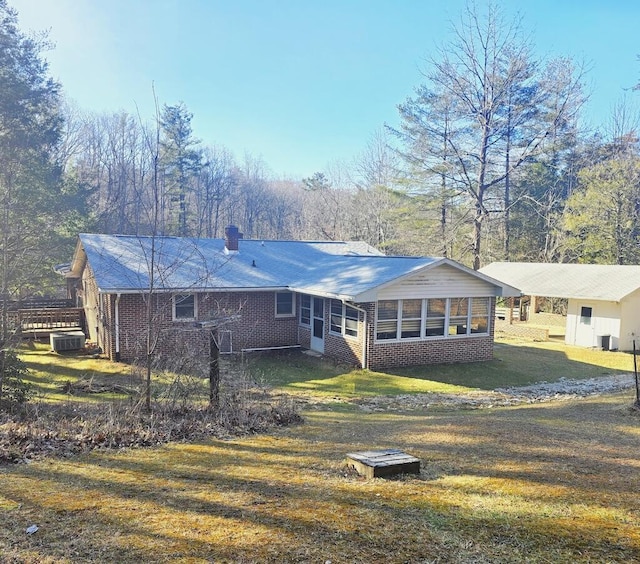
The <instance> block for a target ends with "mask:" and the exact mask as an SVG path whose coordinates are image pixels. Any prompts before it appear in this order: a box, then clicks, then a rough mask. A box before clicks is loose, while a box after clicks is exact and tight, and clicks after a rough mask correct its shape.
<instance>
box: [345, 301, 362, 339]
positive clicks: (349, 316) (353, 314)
mask: <svg viewBox="0 0 640 564" xmlns="http://www.w3.org/2000/svg"><path fill="white" fill-rule="evenodd" d="M359 319H360V315H359V313H358V310H357V309H356V308H355V307H351V306H348V305H346V304H345V306H344V334H345V335H349V337H357V336H358V321H359Z"/></svg>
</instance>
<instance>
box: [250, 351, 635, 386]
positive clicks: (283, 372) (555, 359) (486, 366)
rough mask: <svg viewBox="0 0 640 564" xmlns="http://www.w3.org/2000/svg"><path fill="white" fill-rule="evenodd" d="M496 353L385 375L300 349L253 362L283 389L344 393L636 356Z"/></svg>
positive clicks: (524, 374) (514, 379) (537, 372)
mask: <svg viewBox="0 0 640 564" xmlns="http://www.w3.org/2000/svg"><path fill="white" fill-rule="evenodd" d="M494 357H495V358H494V360H493V361H491V362H478V363H470V364H462V365H460V364H449V365H440V366H437V365H436V366H418V367H410V368H398V369H392V370H389V371H387V372H385V373H380V372H373V371H371V372H370V371H366V370H359V369H351V368H349V367H345V366H340V365H336V364H334V363H331V362H328V361H321V360H318V359H317V358H312V357H308V356H306V355H304V354H300V353H297V352H296V353H289V354H286V355H282V356H256V357H249V365H250V367H251V369H252V370H253V371H254V373H255V374H256V376H257V377H262V378H263V379H264V380H265V381H266V382H268V383H269V384H271V385H273V386H275V387H278V388H280V389H282V390H285V391H288V392H292V393H296V392H313V393H317V394H324V395H334V396H343V397H362V396H373V395H381V394H382V395H398V394H409V393H429V392H439V393H456V392H468V391H469V390H472V389H483V390H493V389H495V388H498V387H510V386H525V385H527V384H532V383H535V382H541V381H548V382H552V381H556V380H559V379H560V378H569V379H584V378H593V377H597V376H602V375H604V374H615V373H625V372H631V371H633V356H632V355H631V354H628V353H623V352H613V351H600V350H589V349H584V348H581V347H567V346H566V345H564V344H562V343H556V342H540V343H535V342H530V341H527V342H525V341H515V340H513V341H506V340H505V341H501V342H498V343H496V347H495V355H494Z"/></svg>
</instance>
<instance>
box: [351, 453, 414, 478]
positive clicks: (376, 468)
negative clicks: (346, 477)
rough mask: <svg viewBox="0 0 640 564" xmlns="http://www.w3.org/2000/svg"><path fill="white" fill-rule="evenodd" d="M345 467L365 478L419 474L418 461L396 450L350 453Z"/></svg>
mask: <svg viewBox="0 0 640 564" xmlns="http://www.w3.org/2000/svg"><path fill="white" fill-rule="evenodd" d="M347 465H348V466H350V467H352V468H354V469H355V470H356V471H357V472H358V474H361V475H362V476H366V477H367V478H381V477H385V476H395V475H397V474H419V473H420V459H418V458H416V457H415V456H411V455H410V454H406V453H404V452H402V451H401V450H397V449H386V450H368V451H364V452H351V453H348V454H347Z"/></svg>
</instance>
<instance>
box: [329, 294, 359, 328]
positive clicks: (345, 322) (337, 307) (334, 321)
mask: <svg viewBox="0 0 640 564" xmlns="http://www.w3.org/2000/svg"><path fill="white" fill-rule="evenodd" d="M358 313H359V312H358V310H357V309H356V308H354V307H351V306H348V305H347V304H343V303H342V302H341V301H339V300H331V319H330V324H329V331H330V332H331V333H337V334H341V335H348V336H349V337H357V336H358V320H359V315H358Z"/></svg>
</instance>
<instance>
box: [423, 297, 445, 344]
mask: <svg viewBox="0 0 640 564" xmlns="http://www.w3.org/2000/svg"><path fill="white" fill-rule="evenodd" d="M446 318H447V300H446V298H436V299H429V300H427V321H426V323H425V332H424V335H425V337H442V336H444V323H445V320H446Z"/></svg>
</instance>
